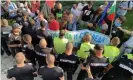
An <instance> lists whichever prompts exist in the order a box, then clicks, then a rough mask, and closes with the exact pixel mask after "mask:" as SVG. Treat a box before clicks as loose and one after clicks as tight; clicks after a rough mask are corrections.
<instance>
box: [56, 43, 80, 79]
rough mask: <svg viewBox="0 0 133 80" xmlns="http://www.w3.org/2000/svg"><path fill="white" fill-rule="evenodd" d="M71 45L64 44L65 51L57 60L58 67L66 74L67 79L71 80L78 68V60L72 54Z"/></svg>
mask: <svg viewBox="0 0 133 80" xmlns="http://www.w3.org/2000/svg"><path fill="white" fill-rule="evenodd" d="M72 50H73V44H72V43H70V42H68V43H67V44H66V50H65V52H64V53H63V54H60V55H59V56H58V58H57V61H58V62H59V66H60V67H61V68H62V69H63V70H64V71H65V72H67V79H68V80H72V75H73V73H74V72H75V70H76V69H77V67H78V64H79V59H78V57H77V56H76V55H75V54H73V53H72Z"/></svg>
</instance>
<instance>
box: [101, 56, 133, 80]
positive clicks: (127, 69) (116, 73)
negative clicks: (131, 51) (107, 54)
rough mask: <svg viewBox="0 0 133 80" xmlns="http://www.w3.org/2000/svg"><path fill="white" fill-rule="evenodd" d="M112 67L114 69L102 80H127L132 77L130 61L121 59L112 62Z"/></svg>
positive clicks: (131, 62)
mask: <svg viewBox="0 0 133 80" xmlns="http://www.w3.org/2000/svg"><path fill="white" fill-rule="evenodd" d="M112 65H113V66H114V67H113V68H112V69H110V70H109V71H108V72H107V73H106V74H105V76H104V77H103V80H106V79H108V78H109V77H110V78H112V80H121V79H119V78H121V77H123V80H128V78H130V77H131V76H133V61H132V60H130V59H125V58H121V59H119V60H117V61H115V62H113V63H112ZM111 76H112V77H111Z"/></svg>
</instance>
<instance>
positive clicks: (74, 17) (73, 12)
mask: <svg viewBox="0 0 133 80" xmlns="http://www.w3.org/2000/svg"><path fill="white" fill-rule="evenodd" d="M71 12H72V14H73V22H77V21H76V20H77V18H78V17H79V16H80V15H81V11H80V10H79V9H78V8H77V9H73V8H71Z"/></svg>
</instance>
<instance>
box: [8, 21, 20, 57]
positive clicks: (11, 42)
mask: <svg viewBox="0 0 133 80" xmlns="http://www.w3.org/2000/svg"><path fill="white" fill-rule="evenodd" d="M12 27H13V29H12V32H11V33H10V34H9V37H8V47H9V48H10V50H11V53H12V56H13V57H14V56H15V55H16V53H17V52H21V51H22V48H21V42H22V41H21V28H22V26H21V25H19V24H18V23H14V24H13V26H12Z"/></svg>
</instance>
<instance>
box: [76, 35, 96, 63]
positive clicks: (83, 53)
mask: <svg viewBox="0 0 133 80" xmlns="http://www.w3.org/2000/svg"><path fill="white" fill-rule="evenodd" d="M91 39H92V37H91V35H89V34H86V35H85V36H84V37H83V43H82V44H81V46H80V49H79V50H78V51H77V56H78V57H79V58H81V60H83V61H84V60H85V59H87V57H88V56H89V55H90V53H89V50H91V49H93V48H94V45H93V44H91V43H90V42H91Z"/></svg>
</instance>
